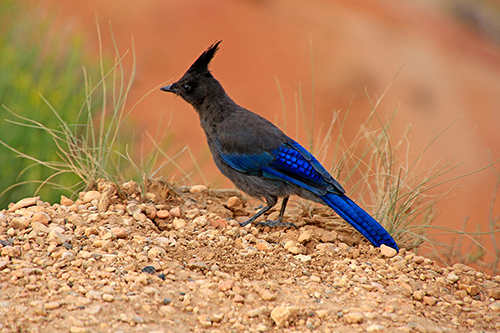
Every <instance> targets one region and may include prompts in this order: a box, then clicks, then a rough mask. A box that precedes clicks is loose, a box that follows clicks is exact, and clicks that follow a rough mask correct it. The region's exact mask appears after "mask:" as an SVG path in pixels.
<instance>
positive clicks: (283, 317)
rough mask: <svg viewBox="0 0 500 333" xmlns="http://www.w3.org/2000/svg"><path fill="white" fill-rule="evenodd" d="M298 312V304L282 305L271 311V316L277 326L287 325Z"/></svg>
mask: <svg viewBox="0 0 500 333" xmlns="http://www.w3.org/2000/svg"><path fill="white" fill-rule="evenodd" d="M298 312H299V308H298V307H297V306H280V307H277V308H275V309H274V310H273V311H271V318H272V319H273V320H274V322H275V323H276V326H278V327H286V326H288V324H289V323H290V321H291V320H292V319H293V318H294V317H295V316H296V315H297V313H298Z"/></svg>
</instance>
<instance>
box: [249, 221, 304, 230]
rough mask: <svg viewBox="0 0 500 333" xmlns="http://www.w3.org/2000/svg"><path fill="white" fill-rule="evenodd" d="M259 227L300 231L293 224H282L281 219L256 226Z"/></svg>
mask: <svg viewBox="0 0 500 333" xmlns="http://www.w3.org/2000/svg"><path fill="white" fill-rule="evenodd" d="M259 225H262V226H265V227H269V228H276V227H288V228H292V227H293V228H295V229H298V228H297V226H296V225H295V224H293V223H288V222H281V220H280V219H278V220H276V221H271V220H267V221H266V222H259V223H257V224H255V226H259Z"/></svg>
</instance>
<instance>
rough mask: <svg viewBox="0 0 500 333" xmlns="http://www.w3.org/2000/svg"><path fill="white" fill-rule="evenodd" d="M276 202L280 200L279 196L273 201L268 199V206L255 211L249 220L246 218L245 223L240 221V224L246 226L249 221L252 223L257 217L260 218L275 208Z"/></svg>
mask: <svg viewBox="0 0 500 333" xmlns="http://www.w3.org/2000/svg"><path fill="white" fill-rule="evenodd" d="M276 202H278V198H274V200H273V201H270V200H267V199H266V203H267V205H266V207H264V208H262V209H261V210H259V211H258V212H257V213H255V215H254V216H252V217H251V218H249V219H248V220H246V221H245V222H243V223H240V226H242V227H244V226H246V225H247V224H249V223H252V222H254V221H255V220H256V219H258V218H259V217H260V216H261V215H262V214H264V213H266V212H268V211H269V210H270V209H271V208H273V207H274V206H276Z"/></svg>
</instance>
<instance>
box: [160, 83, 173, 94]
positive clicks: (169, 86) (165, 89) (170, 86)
mask: <svg viewBox="0 0 500 333" xmlns="http://www.w3.org/2000/svg"><path fill="white" fill-rule="evenodd" d="M172 86H173V85H172V84H169V85H168V86H165V87H161V88H160V90H162V91H166V92H171V93H175V91H173V90H172Z"/></svg>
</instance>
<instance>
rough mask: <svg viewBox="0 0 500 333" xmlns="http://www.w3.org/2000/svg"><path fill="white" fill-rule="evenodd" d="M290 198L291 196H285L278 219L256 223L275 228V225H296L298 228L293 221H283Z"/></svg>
mask: <svg viewBox="0 0 500 333" xmlns="http://www.w3.org/2000/svg"><path fill="white" fill-rule="evenodd" d="M288 198H289V196H286V197H284V198H283V202H282V203H281V209H280V214H279V215H278V218H277V219H276V221H271V220H267V221H266V222H259V223H257V224H256V225H263V226H267V227H270V228H274V227H294V228H297V226H296V225H295V224H293V223H287V222H282V221H283V215H284V214H285V209H286V204H287V203H288Z"/></svg>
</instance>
